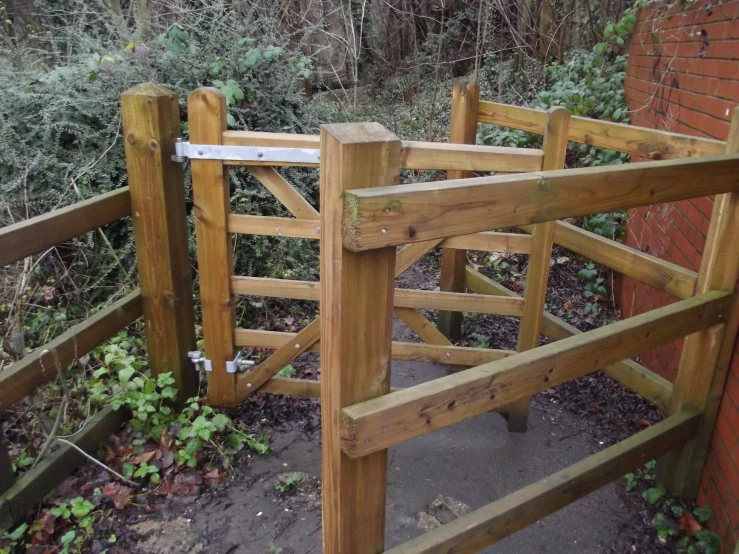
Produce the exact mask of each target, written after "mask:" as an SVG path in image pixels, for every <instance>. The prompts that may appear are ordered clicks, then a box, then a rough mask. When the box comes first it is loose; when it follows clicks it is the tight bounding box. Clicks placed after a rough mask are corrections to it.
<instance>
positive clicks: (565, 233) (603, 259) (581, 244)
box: [524, 221, 698, 300]
mask: <svg viewBox="0 0 739 554" xmlns="http://www.w3.org/2000/svg"><path fill="white" fill-rule="evenodd" d="M524 230H526V231H530V228H524ZM554 242H556V243H557V244H559V245H560V246H563V247H565V248H567V249H568V250H572V251H573V252H576V253H578V254H581V255H582V256H585V257H586V258H590V259H591V260H593V261H595V262H598V263H599V264H601V265H604V266H606V267H610V268H611V269H614V270H616V271H617V272H619V273H622V274H623V275H626V276H628V277H631V278H633V279H636V280H637V281H640V282H642V283H645V284H647V285H649V286H652V287H654V288H656V289H658V290H661V291H664V292H666V293H667V294H669V295H670V296H674V297H676V298H679V299H680V300H683V299H685V298H690V297H691V296H693V293H694V292H695V283H696V281H697V280H698V274H697V273H696V272H695V271H691V270H690V269H686V268H684V267H681V266H679V265H677V264H673V263H672V262H668V261H665V260H660V259H659V258H657V257H655V256H651V255H649V254H647V253H645V252H642V251H641V250H637V249H636V248H631V247H630V246H626V245H625V244H621V243H620V242H616V241H615V240H611V239H608V238H606V237H602V236H600V235H596V234H595V233H591V232H590V231H586V230H584V229H580V228H579V227H575V226H574V225H571V224H569V223H565V222H564V221H557V224H556V227H555V229H554Z"/></svg>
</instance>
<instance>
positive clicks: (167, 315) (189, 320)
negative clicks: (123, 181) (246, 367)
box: [121, 83, 199, 404]
mask: <svg viewBox="0 0 739 554" xmlns="http://www.w3.org/2000/svg"><path fill="white" fill-rule="evenodd" d="M121 105H122V114H121V115H122V120H123V136H124V137H125V140H124V144H125V150H126V169H127V170H128V184H129V186H130V189H131V210H132V215H133V232H134V238H135V244H136V261H137V265H138V273H139V286H140V288H141V304H142V307H143V312H144V328H145V331H146V351H147V357H148V362H149V367H150V368H151V371H152V374H153V375H154V376H157V375H160V374H162V373H171V374H172V378H173V379H174V380H175V383H174V387H175V388H176V389H177V400H178V402H179V403H180V404H183V403H184V402H185V400H187V399H188V398H192V397H193V396H195V395H197V392H198V382H199V376H198V374H197V373H196V372H194V371H193V370H192V362H191V361H190V358H188V356H187V353H188V352H189V351H191V350H194V349H195V309H194V306H193V300H192V268H191V267H190V251H189V249H188V231H187V213H186V211H185V181H184V178H183V174H182V164H179V163H176V162H173V161H172V160H171V152H173V151H174V148H175V140H176V139H177V138H178V137H179V136H180V104H179V98H178V97H177V94H175V93H174V92H172V91H170V90H167V89H165V88H163V87H161V86H159V85H154V84H152V83H146V84H142V85H139V86H137V87H134V88H132V89H130V90H128V91H126V92H124V93H123V95H122V96H121Z"/></svg>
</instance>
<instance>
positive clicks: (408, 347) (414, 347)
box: [235, 310, 515, 392]
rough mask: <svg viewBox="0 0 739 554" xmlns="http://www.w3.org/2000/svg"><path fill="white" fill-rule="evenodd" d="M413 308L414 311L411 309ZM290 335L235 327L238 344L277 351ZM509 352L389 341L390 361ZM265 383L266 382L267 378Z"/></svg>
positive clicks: (478, 359) (478, 358)
mask: <svg viewBox="0 0 739 554" xmlns="http://www.w3.org/2000/svg"><path fill="white" fill-rule="evenodd" d="M413 311H414V312H415V310H413ZM424 320H425V322H426V323H430V322H429V321H428V320H427V319H425V318H424ZM294 336H295V333H283V332H280V331H265V330H263V329H256V330H254V329H242V328H236V332H235V342H236V344H237V345H238V346H253V347H255V348H266V349H271V350H277V349H279V348H281V347H283V346H284V345H285V344H288V343H289V342H290V340H291V339H292V338H293V337H294ZM442 336H443V335H442ZM320 351H321V348H320V342H316V343H314V344H312V345H311V346H310V347H309V348H308V349H307V350H306V352H320ZM512 354H515V352H514V351H513V350H498V349H494V348H472V347H468V346H453V345H448V344H438V345H437V344H418V343H415V342H396V341H393V345H392V358H393V360H405V361H413V362H429V363H443V364H450V363H451V364H453V363H456V364H459V365H464V366H476V365H480V364H484V363H487V362H491V361H493V360H500V359H501V358H505V357H507V356H511V355H512ZM244 377H245V376H244ZM267 382H268V383H269V381H267ZM259 390H260V392H261V391H262V389H261V388H260V389H259Z"/></svg>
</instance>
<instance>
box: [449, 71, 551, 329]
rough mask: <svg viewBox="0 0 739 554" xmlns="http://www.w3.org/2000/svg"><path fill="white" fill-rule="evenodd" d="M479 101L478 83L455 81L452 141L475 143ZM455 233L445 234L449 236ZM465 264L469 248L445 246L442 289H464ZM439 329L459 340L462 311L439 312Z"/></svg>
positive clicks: (463, 174)
mask: <svg viewBox="0 0 739 554" xmlns="http://www.w3.org/2000/svg"><path fill="white" fill-rule="evenodd" d="M479 101H480V87H479V86H478V85H477V84H476V83H466V82H464V81H462V80H457V81H455V82H454V89H453V91H452V112H451V122H450V127H449V142H452V143H460V144H466V145H471V144H475V141H476V139H477V106H478V103H479ZM540 154H541V153H540ZM539 163H541V156H540V157H539ZM468 177H472V172H471V171H457V170H454V171H449V172H447V179H466V178H468ZM486 230H487V229H486ZM453 234H461V233H453ZM453 234H450V235H445V236H446V237H449V236H452V235H453ZM466 266H467V251H466V250H463V249H458V248H444V249H442V251H441V276H440V279H439V288H440V289H441V290H442V291H444V292H465V287H464V268H465V267H466ZM438 328H439V331H441V332H442V333H443V334H444V336H445V337H447V338H448V339H450V340H459V339H460V338H461V337H462V314H461V313H459V312H452V311H442V312H440V313H439V317H438Z"/></svg>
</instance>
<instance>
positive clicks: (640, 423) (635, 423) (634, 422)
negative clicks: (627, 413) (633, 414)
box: [631, 419, 652, 429]
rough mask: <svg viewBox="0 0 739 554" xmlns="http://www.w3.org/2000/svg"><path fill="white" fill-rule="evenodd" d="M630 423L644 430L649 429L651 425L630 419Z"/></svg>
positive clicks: (641, 420)
mask: <svg viewBox="0 0 739 554" xmlns="http://www.w3.org/2000/svg"><path fill="white" fill-rule="evenodd" d="M631 423H633V424H634V425H636V426H637V427H641V428H643V429H646V428H647V427H651V426H652V424H651V423H650V422H649V421H647V420H646V419H632V420H631Z"/></svg>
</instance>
